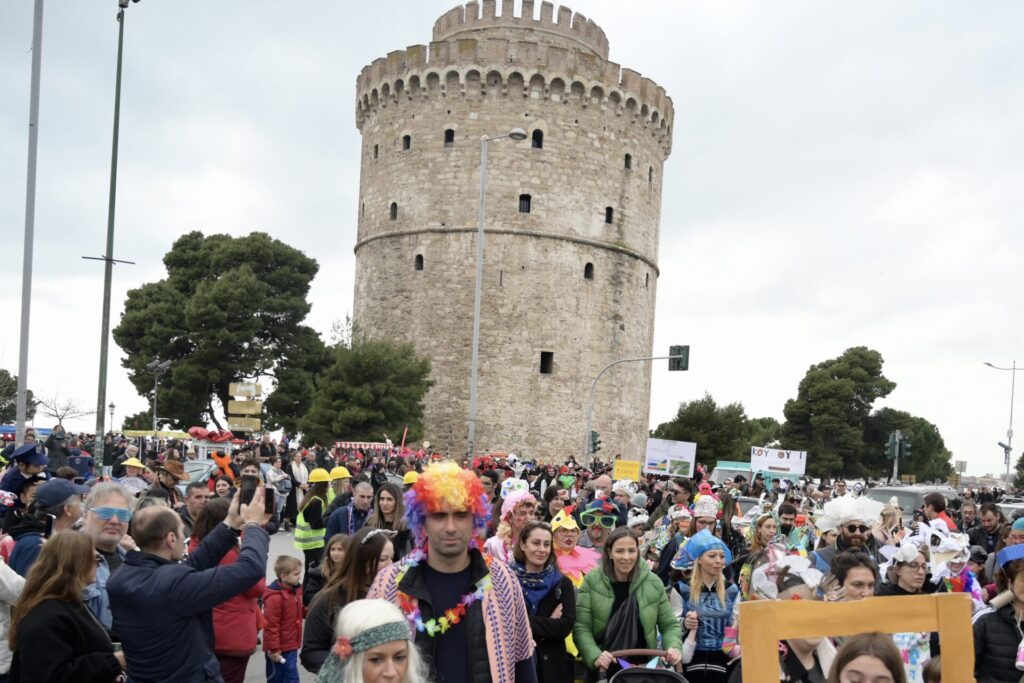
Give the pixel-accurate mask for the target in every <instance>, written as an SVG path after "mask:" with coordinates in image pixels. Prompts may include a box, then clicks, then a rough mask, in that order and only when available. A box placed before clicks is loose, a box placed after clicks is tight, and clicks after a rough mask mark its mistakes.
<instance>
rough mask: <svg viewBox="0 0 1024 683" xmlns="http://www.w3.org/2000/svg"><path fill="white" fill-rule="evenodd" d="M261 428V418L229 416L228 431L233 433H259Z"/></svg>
mask: <svg viewBox="0 0 1024 683" xmlns="http://www.w3.org/2000/svg"><path fill="white" fill-rule="evenodd" d="M261 426H262V424H261V422H260V420H259V418H256V417H232V416H230V415H229V416H228V429H230V430H231V431H233V432H258V431H260V427H261Z"/></svg>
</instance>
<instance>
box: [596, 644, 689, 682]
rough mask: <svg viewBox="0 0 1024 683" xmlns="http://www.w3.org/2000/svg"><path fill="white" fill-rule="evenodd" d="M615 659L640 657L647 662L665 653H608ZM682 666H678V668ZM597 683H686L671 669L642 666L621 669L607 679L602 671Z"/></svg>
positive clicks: (605, 673) (632, 651)
mask: <svg viewBox="0 0 1024 683" xmlns="http://www.w3.org/2000/svg"><path fill="white" fill-rule="evenodd" d="M610 654H611V655H612V657H615V658H616V659H619V658H623V659H627V658H629V657H640V658H644V659H645V660H646V661H649V660H650V659H651V658H652V657H664V656H665V655H666V654H668V653H667V652H665V651H664V650H616V651H614V652H611V653H610ZM681 667H682V665H680V668H681ZM597 680H598V683H687V681H686V678H684V677H683V674H681V673H679V672H677V671H673V670H671V669H647V668H645V667H643V666H634V667H632V668H629V669H622V670H621V671H616V672H615V673H614V674H612V677H611V679H609V678H608V672H606V671H602V672H601V673H600V676H599V677H598V679H597Z"/></svg>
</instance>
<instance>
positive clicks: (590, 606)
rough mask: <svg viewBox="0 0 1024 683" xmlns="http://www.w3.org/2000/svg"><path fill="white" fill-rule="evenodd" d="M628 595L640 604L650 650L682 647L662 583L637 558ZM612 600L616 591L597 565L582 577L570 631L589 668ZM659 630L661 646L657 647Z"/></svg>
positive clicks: (597, 647) (598, 653)
mask: <svg viewBox="0 0 1024 683" xmlns="http://www.w3.org/2000/svg"><path fill="white" fill-rule="evenodd" d="M629 594H630V595H631V596H636V599H637V604H638V605H639V607H640V625H641V627H642V629H643V636H644V640H645V641H647V647H649V648H651V649H652V650H668V649H669V648H674V649H676V650H682V648H683V635H682V630H681V629H680V627H679V620H678V619H677V618H676V616H675V615H674V614H673V613H672V606H671V605H670V604H669V601H668V594H667V593H666V592H665V586H664V585H663V584H662V583H661V580H660V579H659V578H658V577H657V576H656V575H655V574H654V573H652V572H651V570H650V569H649V568H648V566H647V563H646V562H644V561H642V560H638V561H637V568H636V574H635V575H634V576H633V580H632V581H631V582H630V584H629ZM614 603H615V591H614V589H613V588H612V581H611V578H610V577H609V576H608V575H607V574H605V572H604V569H602V568H601V566H600V565H598V566H597V567H596V568H595V569H592V570H591V571H590V572H589V573H588V574H587V575H586V577H584V579H583V585H582V586H581V587H580V592H579V595H578V596H577V598H576V624H575V626H573V631H572V633H573V640H574V641H575V643H576V647H577V648H578V649H579V651H580V657H582V659H583V662H584V663H585V664H586V665H587V666H588V667H590V668H593V667H594V662H595V661H596V660H597V658H598V657H599V656H601V652H602V648H601V646H600V645H598V644H597V640H596V639H595V636H596V635H597V634H599V633H601V631H603V630H604V628H605V626H607V625H608V620H609V619H611V617H612V606H613V605H614ZM659 631H660V632H661V638H662V645H661V647H659V646H658V633H659Z"/></svg>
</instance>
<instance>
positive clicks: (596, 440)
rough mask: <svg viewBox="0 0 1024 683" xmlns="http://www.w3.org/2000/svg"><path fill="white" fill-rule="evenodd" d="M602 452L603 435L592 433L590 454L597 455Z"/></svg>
mask: <svg viewBox="0 0 1024 683" xmlns="http://www.w3.org/2000/svg"><path fill="white" fill-rule="evenodd" d="M599 450H601V435H600V434H598V433H597V432H593V431H592V432H590V452H591V453H597V452H598V451H599Z"/></svg>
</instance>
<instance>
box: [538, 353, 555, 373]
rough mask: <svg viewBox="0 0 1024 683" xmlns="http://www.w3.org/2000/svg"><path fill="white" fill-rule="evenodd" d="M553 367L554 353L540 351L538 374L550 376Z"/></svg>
mask: <svg viewBox="0 0 1024 683" xmlns="http://www.w3.org/2000/svg"><path fill="white" fill-rule="evenodd" d="M554 367H555V352H554V351H541V352H540V374H542V375H550V374H551V372H552V371H553V370H554Z"/></svg>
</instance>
